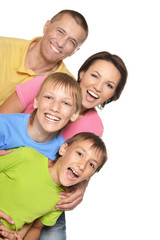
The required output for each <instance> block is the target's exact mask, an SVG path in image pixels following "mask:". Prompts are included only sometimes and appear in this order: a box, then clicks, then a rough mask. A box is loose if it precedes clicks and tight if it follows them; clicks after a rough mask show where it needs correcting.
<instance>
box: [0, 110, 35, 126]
mask: <svg viewBox="0 0 160 240" xmlns="http://www.w3.org/2000/svg"><path fill="white" fill-rule="evenodd" d="M29 117H30V114H24V113H12V114H0V121H1V123H2V122H5V123H9V122H11V123H12V124H13V125H14V124H16V122H15V121H18V120H20V121H21V120H23V119H27V120H28V118H29Z"/></svg>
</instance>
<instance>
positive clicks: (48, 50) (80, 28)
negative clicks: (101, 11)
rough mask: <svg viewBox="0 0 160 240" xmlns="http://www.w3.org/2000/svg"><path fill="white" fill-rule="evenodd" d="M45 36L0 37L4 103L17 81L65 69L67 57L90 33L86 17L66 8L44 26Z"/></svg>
mask: <svg viewBox="0 0 160 240" xmlns="http://www.w3.org/2000/svg"><path fill="white" fill-rule="evenodd" d="M43 33H44V34H43V36H42V37H37V38H34V39H32V40H24V39H16V38H6V37H0V63H1V64H0V72H1V77H0V105H1V104H2V103H3V102H4V101H5V100H6V99H7V98H8V97H9V96H10V95H11V94H12V93H13V92H14V91H15V87H16V85H18V84H20V83H23V82H25V81H27V80H29V79H31V78H33V77H35V76H37V75H45V76H47V75H48V74H50V73H52V72H56V71H58V72H65V73H68V74H70V75H71V73H70V72H69V71H68V69H67V68H66V66H65V64H64V63H63V59H65V58H66V57H68V56H71V55H72V54H74V53H75V52H76V51H77V50H79V48H80V46H81V44H82V43H83V42H84V41H85V40H86V38H87V36H88V25H87V23H86V20H85V18H84V17H83V16H82V15H81V14H80V13H78V12H76V11H73V10H62V11H61V12H59V13H58V14H56V15H55V16H54V17H53V18H52V19H51V20H48V21H47V22H46V24H45V26H44V28H43Z"/></svg>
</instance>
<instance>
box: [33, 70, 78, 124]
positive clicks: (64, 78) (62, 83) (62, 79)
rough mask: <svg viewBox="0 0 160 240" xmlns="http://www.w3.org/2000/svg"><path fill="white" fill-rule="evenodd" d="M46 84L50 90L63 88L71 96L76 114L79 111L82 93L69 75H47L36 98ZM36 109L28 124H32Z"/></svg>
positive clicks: (57, 73) (59, 73) (60, 73)
mask: <svg viewBox="0 0 160 240" xmlns="http://www.w3.org/2000/svg"><path fill="white" fill-rule="evenodd" d="M46 84H49V85H50V87H51V88H53V87H57V86H59V87H64V88H65V89H66V91H68V92H69V93H70V95H71V97H72V98H73V99H74V101H75V105H76V112H78V111H80V109H81V104H82V93H81V88H80V86H79V84H78V82H77V81H76V80H75V79H74V78H73V77H71V76H70V75H68V74H66V73H62V72H56V73H52V74H51V75H49V76H48V77H47V78H46V79H45V80H44V81H43V83H42V84H41V86H40V89H39V91H38V93H37V96H36V98H38V97H39V96H40V94H41V92H42V89H43V87H44V86H46ZM36 112H37V109H35V110H34V111H33V112H32V114H31V117H30V123H31V124H32V123H33V120H34V117H35V115H36Z"/></svg>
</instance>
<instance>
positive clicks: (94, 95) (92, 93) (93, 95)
mask: <svg viewBox="0 0 160 240" xmlns="http://www.w3.org/2000/svg"><path fill="white" fill-rule="evenodd" d="M88 93H89V94H90V95H91V96H92V97H94V98H96V99H98V98H99V97H98V95H97V94H95V93H94V92H91V91H90V90H88Z"/></svg>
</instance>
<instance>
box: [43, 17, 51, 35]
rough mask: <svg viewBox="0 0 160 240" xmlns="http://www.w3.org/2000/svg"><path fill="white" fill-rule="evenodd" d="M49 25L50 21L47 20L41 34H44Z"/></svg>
mask: <svg viewBox="0 0 160 240" xmlns="http://www.w3.org/2000/svg"><path fill="white" fill-rule="evenodd" d="M49 24H50V20H47V22H46V23H45V25H44V27H43V33H45V31H46V29H47V28H48V26H49Z"/></svg>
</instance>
